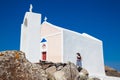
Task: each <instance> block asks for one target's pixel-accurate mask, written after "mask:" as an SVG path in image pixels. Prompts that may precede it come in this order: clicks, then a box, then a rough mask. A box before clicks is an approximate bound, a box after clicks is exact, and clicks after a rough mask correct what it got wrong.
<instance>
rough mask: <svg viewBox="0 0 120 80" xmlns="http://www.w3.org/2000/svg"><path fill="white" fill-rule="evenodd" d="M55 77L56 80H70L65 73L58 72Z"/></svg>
mask: <svg viewBox="0 0 120 80" xmlns="http://www.w3.org/2000/svg"><path fill="white" fill-rule="evenodd" d="M54 77H55V80H68V79H67V78H66V77H65V72H63V71H56V72H55V73H54Z"/></svg>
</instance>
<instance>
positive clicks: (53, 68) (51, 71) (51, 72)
mask: <svg viewBox="0 0 120 80" xmlns="http://www.w3.org/2000/svg"><path fill="white" fill-rule="evenodd" d="M54 72H56V67H55V66H51V67H49V68H47V69H46V73H49V74H54Z"/></svg>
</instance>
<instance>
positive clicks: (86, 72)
mask: <svg viewBox="0 0 120 80" xmlns="http://www.w3.org/2000/svg"><path fill="white" fill-rule="evenodd" d="M80 74H84V75H86V76H88V75H89V73H88V71H87V70H86V69H84V68H82V70H81V71H80Z"/></svg>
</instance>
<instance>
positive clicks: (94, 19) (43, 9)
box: [0, 0, 120, 70]
mask: <svg viewBox="0 0 120 80" xmlns="http://www.w3.org/2000/svg"><path fill="white" fill-rule="evenodd" d="M29 4H33V11H34V12H37V13H41V14H42V18H44V17H45V16H47V18H48V20H47V21H48V22H50V23H52V24H55V25H57V26H61V27H64V28H67V29H70V30H73V31H77V32H80V33H83V32H85V33H88V34H90V35H92V36H94V37H96V38H98V39H100V40H102V41H103V48H104V59H105V64H106V65H108V66H111V67H114V68H116V69H118V70H120V36H119V35H120V29H119V28H120V0H0V51H4V50H19V44H20V30H21V23H22V21H23V18H24V14H25V12H26V11H29Z"/></svg>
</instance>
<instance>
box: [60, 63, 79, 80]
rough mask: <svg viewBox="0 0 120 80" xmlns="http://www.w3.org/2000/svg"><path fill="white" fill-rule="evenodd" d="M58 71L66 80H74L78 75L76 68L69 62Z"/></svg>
mask: <svg viewBox="0 0 120 80" xmlns="http://www.w3.org/2000/svg"><path fill="white" fill-rule="evenodd" d="M60 71H63V72H64V76H65V78H66V80H74V78H75V77H76V76H77V75H78V73H79V72H78V70H77V67H76V66H75V65H74V64H73V63H71V62H69V63H67V65H66V66H64V67H63V69H61V70H60Z"/></svg>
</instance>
